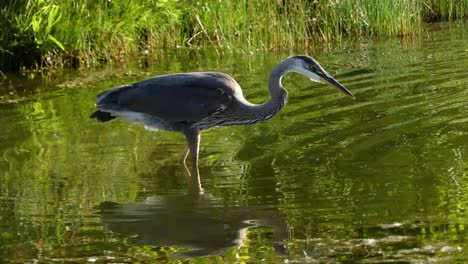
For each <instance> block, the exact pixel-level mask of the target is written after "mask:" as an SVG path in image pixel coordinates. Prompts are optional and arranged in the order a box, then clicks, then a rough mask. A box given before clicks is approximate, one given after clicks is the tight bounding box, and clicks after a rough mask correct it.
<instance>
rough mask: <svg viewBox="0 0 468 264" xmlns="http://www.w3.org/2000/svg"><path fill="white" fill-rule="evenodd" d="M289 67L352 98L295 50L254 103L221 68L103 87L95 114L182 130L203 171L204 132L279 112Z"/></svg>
mask: <svg viewBox="0 0 468 264" xmlns="http://www.w3.org/2000/svg"><path fill="white" fill-rule="evenodd" d="M289 71H293V72H297V73H300V74H302V75H305V76H306V77H308V78H310V79H311V80H312V81H314V82H322V83H327V84H331V85H332V86H334V87H335V88H337V89H338V91H340V92H342V93H343V94H345V95H346V96H348V97H350V98H354V96H353V94H352V93H351V92H350V91H348V90H347V89H346V88H345V87H344V86H343V85H341V84H340V83H339V82H338V81H336V80H335V79H334V78H333V77H331V76H330V75H329V74H328V73H327V72H326V71H325V70H324V69H323V68H322V66H320V64H319V63H318V62H317V61H316V60H314V59H313V58H311V57H308V56H292V57H288V58H286V59H284V60H283V61H281V62H280V63H278V64H277V65H276V66H275V67H274V68H273V70H272V71H271V73H270V79H269V81H268V87H269V90H270V94H271V99H270V100H269V101H268V102H266V103H264V104H258V105H257V104H251V103H249V102H248V101H247V100H246V99H245V98H244V96H243V95H242V89H241V87H240V86H239V84H238V83H237V82H236V81H235V80H234V79H233V78H232V77H231V76H229V75H227V74H224V73H220V72H194V73H179V74H169V75H163V76H156V77H153V78H149V79H146V80H143V81H140V82H137V83H134V84H132V85H123V86H119V87H117V88H114V89H111V90H108V91H105V92H102V93H100V94H99V95H98V96H97V101H96V106H97V107H98V108H99V110H97V111H96V112H94V113H93V114H92V115H91V116H90V117H91V118H96V119H97V120H99V121H101V122H107V121H110V120H112V119H114V118H116V117H120V118H122V119H124V120H126V121H128V122H135V123H141V124H143V125H144V126H145V127H146V128H148V129H151V130H157V129H163V130H168V131H176V132H182V133H183V134H184V135H185V138H186V140H187V143H186V146H185V150H184V152H183V154H182V158H181V162H183V163H184V165H185V160H186V158H187V156H188V153H189V152H190V154H191V158H192V168H193V171H195V172H196V173H198V151H199V146H200V132H201V131H203V130H205V129H208V128H211V127H217V126H230V125H243V124H254V123H258V122H261V121H265V120H268V119H270V118H271V117H273V116H274V115H275V114H276V113H278V112H279V111H280V110H281V108H283V106H284V105H285V104H286V100H287V94H288V93H287V91H286V90H285V89H284V88H283V86H282V85H281V78H282V77H283V75H284V74H285V73H287V72H289Z"/></svg>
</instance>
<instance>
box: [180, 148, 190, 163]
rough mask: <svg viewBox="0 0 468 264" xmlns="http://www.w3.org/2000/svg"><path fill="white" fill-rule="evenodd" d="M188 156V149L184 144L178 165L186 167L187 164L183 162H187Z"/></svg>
mask: <svg viewBox="0 0 468 264" xmlns="http://www.w3.org/2000/svg"><path fill="white" fill-rule="evenodd" d="M188 154H189V147H188V143H187V144H185V149H184V153H182V157H181V158H180V163H182V164H184V166H185V167H187V164H185V160H187V156H188Z"/></svg>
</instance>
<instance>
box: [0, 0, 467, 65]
mask: <svg viewBox="0 0 468 264" xmlns="http://www.w3.org/2000/svg"><path fill="white" fill-rule="evenodd" d="M467 8H468V2H467V1H466V0H381V1H366V0H340V1H338V0H328V1H325V0H319V1H308V0H297V1H296V0H281V1H280V0H278V1H270V0H258V1H245V0H236V1H217V0H187V1H177V0H83V1H77V0H50V1H46V0H12V1H5V2H4V1H2V2H0V27H1V28H2V30H1V31H0V69H3V70H4V69H8V70H18V69H21V68H30V67H38V66H44V65H56V66H60V65H64V64H67V65H70V66H79V65H90V64H96V63H99V62H110V61H122V60H124V59H125V58H126V57H127V56H129V55H135V54H138V53H140V54H148V53H151V52H158V50H162V49H175V48H179V47H188V48H199V47H205V46H211V47H214V48H216V49H217V50H235V51H240V52H249V51H252V50H257V49H261V50H276V49H283V48H310V47H313V46H314V45H316V44H323V43H325V44H326V43H333V42H336V41H342V40H343V39H345V38H360V37H363V36H405V35H414V34H417V33H418V32H420V31H421V29H422V23H423V22H431V21H438V20H454V19H465V18H466V16H467V14H466V12H467V11H466V10H467Z"/></svg>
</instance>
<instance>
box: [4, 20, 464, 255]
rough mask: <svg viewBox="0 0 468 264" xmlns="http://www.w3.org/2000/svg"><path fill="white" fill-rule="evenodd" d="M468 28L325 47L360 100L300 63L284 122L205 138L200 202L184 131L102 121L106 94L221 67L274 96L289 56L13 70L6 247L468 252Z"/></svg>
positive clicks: (329, 65) (7, 93) (331, 67)
mask: <svg viewBox="0 0 468 264" xmlns="http://www.w3.org/2000/svg"><path fill="white" fill-rule="evenodd" d="M467 39H468V36H467V34H466V26H465V25H464V24H454V25H445V26H442V27H441V28H440V29H439V26H437V25H436V27H434V28H433V29H432V30H431V31H430V32H428V34H427V36H421V37H419V38H415V39H402V40H398V39H392V40H387V41H381V42H374V43H367V44H366V43H364V44H361V45H356V46H352V47H345V48H343V49H337V50H336V51H334V52H332V53H328V54H314V57H315V58H316V59H317V60H318V61H320V62H321V64H322V65H323V66H324V67H325V68H326V69H327V71H328V72H329V73H330V74H331V75H333V76H334V77H335V78H336V79H338V80H339V81H340V82H341V83H343V84H344V85H345V86H346V87H347V88H349V89H350V90H351V91H353V93H354V94H355V95H356V97H357V99H356V100H349V99H347V98H345V97H343V96H342V95H341V94H339V93H337V92H336V91H335V90H334V89H330V88H329V87H327V86H323V85H319V84H314V83H310V82H309V81H308V80H306V79H304V78H302V77H297V76H296V75H294V74H290V75H287V76H286V77H285V78H283V84H284V85H285V86H286V87H287V89H288V91H289V95H290V97H289V102H288V105H287V106H286V107H285V108H284V110H283V111H282V112H280V113H279V114H278V115H277V116H275V117H274V118H273V119H271V120H269V121H268V122H266V123H262V124H258V125H254V126H238V127H225V128H219V129H213V130H210V131H207V132H205V133H204V134H203V135H202V146H201V152H200V155H201V161H200V166H201V167H200V173H201V176H202V179H201V180H202V185H203V188H204V189H205V193H204V194H203V195H201V196H197V195H195V196H194V193H192V190H193V189H192V188H191V186H192V184H193V181H191V179H190V177H189V176H188V175H187V173H186V172H185V170H184V168H183V167H182V166H180V164H179V163H178V161H179V158H180V155H181V154H182V151H183V148H184V145H185V142H184V138H183V136H182V135H178V134H173V133H169V132H155V133H154V132H148V131H145V130H144V129H143V128H142V127H139V126H136V125H129V124H126V123H124V122H121V121H112V122H109V123H106V124H101V123H97V122H94V120H90V119H88V116H89V114H90V113H91V112H92V111H93V110H94V106H93V105H94V98H95V95H96V94H97V93H99V92H101V91H103V90H106V89H109V88H111V87H114V86H118V85H120V84H123V83H132V82H135V81H138V80H141V79H144V78H147V77H149V76H153V75H158V74H166V73H170V72H183V71H201V70H215V71H223V72H226V73H230V74H232V75H233V76H234V77H235V78H236V79H237V80H238V81H239V83H240V84H241V85H242V86H243V87H244V94H245V95H246V97H247V98H248V99H249V100H251V101H253V102H256V103H260V102H263V101H265V100H267V98H268V91H267V89H266V83H267V80H268V73H269V72H268V70H269V69H271V68H272V67H273V66H274V64H275V63H276V62H277V61H279V60H280V59H281V58H283V57H285V56H287V55H289V54H282V55H279V54H277V55H271V54H258V55H249V56H240V57H239V56H231V55H224V56H217V55H216V54H215V53H210V52H200V53H191V52H185V51H179V52H178V53H177V54H174V55H170V56H169V55H168V56H166V57H162V58H158V59H157V60H153V61H152V62H151V63H149V65H150V66H148V67H144V68H143V67H131V66H128V68H123V67H109V68H105V69H101V70H95V71H82V72H74V73H65V74H64V75H63V76H62V77H60V78H58V79H57V80H54V81H47V79H44V80H41V81H38V79H37V78H36V79H33V80H23V79H21V78H13V77H10V79H9V80H7V81H3V82H2V83H1V85H0V91H1V95H0V112H1V115H0V124H1V133H0V205H1V206H0V259H1V260H2V261H3V262H6V263H26V262H29V263H34V262H39V263H53V262H58V263H85V262H89V263H108V262H116V263H132V262H143V263H145V262H147V263H154V262H174V263H175V262H180V261H188V262H195V261H197V262H200V263H205V262H206V263H212V262H226V263H244V262H248V263H257V262H264V263H280V262H285V261H288V262H290V263H335V262H341V263H356V262H361V263H388V262H396V263H434V262H435V263H456V262H459V263H463V262H466V261H468V259H467V258H466V251H467V250H468V248H467V244H466V240H467V237H468V235H467V232H466V228H465V225H466V224H467V222H468V216H467V212H466V208H467V206H468V195H467V193H466V190H467V189H468V174H467V168H468V165H467V164H468V159H467V150H468V143H467V142H468V118H467V116H468V103H467V102H468V90H467V89H466V88H467V86H468V85H467V84H468V80H467V75H466V69H467V66H468V64H467V61H468V53H467V50H466V49H467V46H468V44H467ZM181 258H182V259H183V260H181ZM2 261H0V262H2Z"/></svg>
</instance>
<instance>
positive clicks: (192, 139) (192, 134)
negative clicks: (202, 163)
mask: <svg viewBox="0 0 468 264" xmlns="http://www.w3.org/2000/svg"><path fill="white" fill-rule="evenodd" d="M184 134H185V138H186V139H187V146H188V151H190V157H191V158H192V180H193V181H194V182H193V183H194V184H195V185H196V188H197V189H198V190H199V192H203V188H201V182H200V173H199V171H198V151H199V149H200V131H199V130H198V129H190V130H187V131H185V132H184Z"/></svg>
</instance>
